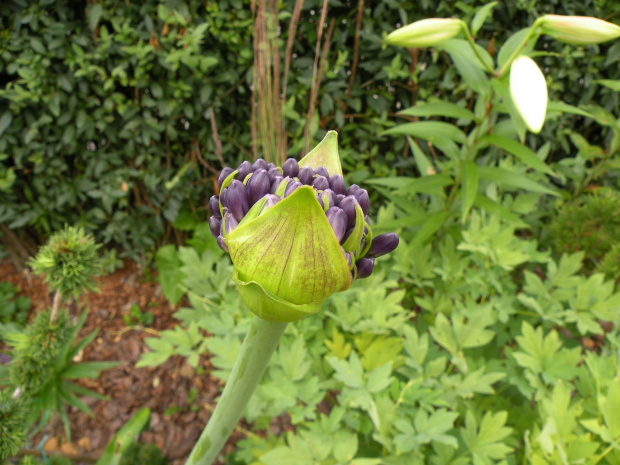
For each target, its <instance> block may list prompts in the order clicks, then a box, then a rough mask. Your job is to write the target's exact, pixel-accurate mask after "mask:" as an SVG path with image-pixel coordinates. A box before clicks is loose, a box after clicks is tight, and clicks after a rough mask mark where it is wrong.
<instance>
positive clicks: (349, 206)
mask: <svg viewBox="0 0 620 465" xmlns="http://www.w3.org/2000/svg"><path fill="white" fill-rule="evenodd" d="M356 205H357V200H356V199H355V197H354V196H352V195H348V196H347V197H345V198H344V199H342V202H340V203H339V204H338V206H339V207H340V208H341V209H342V210H343V211H344V212H345V213H346V215H347V225H348V226H351V225H352V224H354V223H355V206H356Z"/></svg>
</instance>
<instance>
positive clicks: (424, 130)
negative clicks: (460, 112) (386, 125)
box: [381, 121, 467, 144]
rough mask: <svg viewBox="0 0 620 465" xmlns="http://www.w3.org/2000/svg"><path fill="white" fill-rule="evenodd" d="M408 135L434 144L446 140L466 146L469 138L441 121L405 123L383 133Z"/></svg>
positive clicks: (454, 127)
mask: <svg viewBox="0 0 620 465" xmlns="http://www.w3.org/2000/svg"><path fill="white" fill-rule="evenodd" d="M395 134H397V135H406V136H413V137H419V138H420V139H425V140H427V141H429V142H432V143H433V144H437V143H442V142H443V141H445V140H446V139H448V140H451V141H454V142H459V143H461V144H464V143H466V142H467V136H466V135H465V133H464V132H463V131H461V130H460V129H459V128H457V127H456V126H454V125H452V124H448V123H443V122H441V121H419V122H417V123H405V124H401V125H399V126H396V127H393V128H391V129H388V130H387V131H383V132H382V133H381V135H395Z"/></svg>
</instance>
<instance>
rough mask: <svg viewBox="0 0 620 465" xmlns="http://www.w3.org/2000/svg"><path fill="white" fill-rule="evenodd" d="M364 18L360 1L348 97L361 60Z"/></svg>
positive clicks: (361, 1)
mask: <svg viewBox="0 0 620 465" xmlns="http://www.w3.org/2000/svg"><path fill="white" fill-rule="evenodd" d="M363 16H364V0H359V3H358V4H357V18H356V23H355V42H354V43H353V63H352V64H351V77H350V78H349V85H348V86H347V95H349V94H350V93H351V89H353V81H354V80H355V73H356V72H357V62H358V60H359V49H360V29H362V18H363Z"/></svg>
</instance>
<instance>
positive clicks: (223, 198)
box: [220, 187, 228, 207]
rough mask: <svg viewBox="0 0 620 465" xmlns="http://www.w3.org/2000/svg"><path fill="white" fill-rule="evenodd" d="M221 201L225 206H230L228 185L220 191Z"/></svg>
mask: <svg viewBox="0 0 620 465" xmlns="http://www.w3.org/2000/svg"><path fill="white" fill-rule="evenodd" d="M220 203H221V204H222V206H223V207H228V187H226V188H224V189H223V190H222V192H220Z"/></svg>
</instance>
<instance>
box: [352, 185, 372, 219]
mask: <svg viewBox="0 0 620 465" xmlns="http://www.w3.org/2000/svg"><path fill="white" fill-rule="evenodd" d="M353 195H354V196H355V199H356V200H357V203H359V204H360V207H362V211H363V212H364V215H365V214H366V213H368V209H369V208H370V198H369V197H368V192H366V189H359V190H358V191H356V192H355V194H353Z"/></svg>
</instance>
